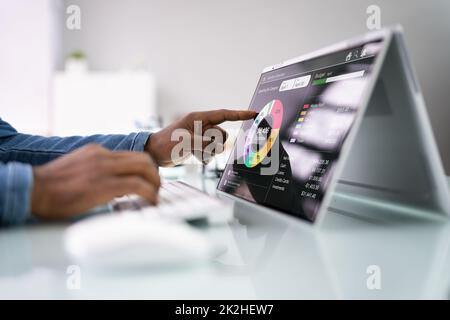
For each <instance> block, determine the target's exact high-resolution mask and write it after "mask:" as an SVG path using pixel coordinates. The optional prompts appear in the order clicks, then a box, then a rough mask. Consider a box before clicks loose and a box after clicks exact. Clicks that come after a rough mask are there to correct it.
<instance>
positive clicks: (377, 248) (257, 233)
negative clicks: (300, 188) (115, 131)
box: [0, 177, 450, 299]
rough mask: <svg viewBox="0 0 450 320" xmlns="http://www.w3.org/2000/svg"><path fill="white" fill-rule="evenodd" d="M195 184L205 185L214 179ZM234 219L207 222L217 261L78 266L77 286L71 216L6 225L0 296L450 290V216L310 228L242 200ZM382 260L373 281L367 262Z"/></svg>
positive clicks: (305, 295)
mask: <svg viewBox="0 0 450 320" xmlns="http://www.w3.org/2000/svg"><path fill="white" fill-rule="evenodd" d="M189 182H190V183H191V184H194V185H196V186H198V187H203V188H204V189H205V190H207V191H208V192H212V191H213V190H214V188H215V181H213V180H206V181H203V182H201V180H200V179H199V178H198V177H197V178H196V179H195V178H191V179H190V180H189ZM235 215H236V217H237V221H236V222H234V223H231V224H230V225H224V226H220V227H213V228H209V229H207V230H205V232H206V233H207V235H208V236H209V237H211V238H212V239H213V240H214V241H220V242H221V243H223V244H225V246H226V248H227V249H226V251H225V252H224V253H223V254H222V255H220V256H219V257H217V258H216V259H215V260H214V261H212V262H211V263H205V264H202V265H199V266H192V267H188V268H174V269H171V270H161V269H153V270H152V269H146V270H139V271H130V272H122V273H110V272H103V273H101V272H94V271H92V270H86V269H85V268H83V267H81V278H80V280H81V282H80V284H81V287H80V289H78V290H70V289H68V287H67V280H68V277H69V276H68V274H67V273H66V271H67V268H68V266H70V265H72V264H73V262H71V261H70V260H69V259H68V258H67V257H66V255H65V252H64V249H63V246H62V235H63V232H64V230H65V228H66V227H67V224H63V223H61V224H41V225H34V226H25V227H19V228H12V229H0V299H10V298H26V299H28V298H33V299H35V298H37V299H55V298H58V299H78V298H87V299H97V298H101V299H108V298H113V299H117V298H119V299H121V298H125V299H127V298H132V299H317V298H318V299H366V298H369V299H372V298H373V299H383V298H385V299H395V298H400V299H409V298H411V299H422V298H425V299H427V298H438V299H448V298H449V297H450V255H449V251H450V248H449V247H450V221H449V222H448V223H437V222H432V221H428V220H417V219H415V220H407V221H398V222H392V223H369V222H366V221H364V220H361V219H354V218H349V217H345V216H340V215H337V214H332V213H331V214H329V215H328V216H327V218H326V221H325V224H324V227H323V228H321V229H320V230H317V231H311V229H310V228H305V227H304V226H302V225H301V224H300V223H298V222H297V221H296V220H294V219H291V218H286V217H285V216H284V215H278V214H272V215H271V214H261V213H257V212H255V211H252V210H249V209H248V208H245V207H242V206H238V207H236V209H235ZM371 265H376V266H378V267H379V268H380V275H381V277H380V279H381V282H380V283H381V288H380V289H372V290H370V289H368V287H367V279H368V277H369V276H370V275H369V274H368V273H367V268H368V267H369V266H371Z"/></svg>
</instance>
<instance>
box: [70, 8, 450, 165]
mask: <svg viewBox="0 0 450 320" xmlns="http://www.w3.org/2000/svg"><path fill="white" fill-rule="evenodd" d="M72 3H75V4H79V5H80V7H81V11H82V29H81V30H79V31H69V30H66V31H65V33H64V51H65V53H68V52H70V51H71V50H74V49H82V50H84V51H85V52H86V53H87V55H88V57H89V62H90V65H91V66H92V67H93V68H94V69H102V70H111V69H117V68H121V67H134V66H142V65H144V66H147V67H148V68H149V69H150V70H151V71H153V72H154V73H155V74H156V76H157V81H158V84H159V88H158V95H159V106H160V111H161V113H162V115H163V116H164V118H165V119H166V120H168V119H170V118H172V117H173V116H175V115H176V114H177V113H184V112H187V111H189V110H192V109H207V108H214V107H237V106H242V107H244V108H245V107H246V106H247V105H248V103H249V101H250V98H251V95H252V92H253V90H254V86H255V85H256V80H257V77H258V73H259V72H260V70H261V69H262V67H264V66H266V65H269V64H272V63H276V62H279V61H282V60H285V59H286V58H289V57H293V56H297V55H299V54H301V53H305V52H308V51H310V50H313V49H317V48H320V47H321V46H324V45H327V44H329V43H331V42H334V41H337V40H342V39H345V38H347V37H349V36H352V35H356V34H359V33H363V32H365V31H367V29H366V18H367V15H366V8H367V6H368V5H370V4H377V5H379V6H380V7H381V18H382V24H383V25H389V24H393V23H396V22H400V23H402V24H403V25H404V27H405V30H406V38H407V43H408V45H409V48H410V50H411V55H412V60H413V62H414V64H415V66H416V69H417V70H418V73H419V77H420V82H421V84H422V87H423V90H424V94H425V98H426V101H427V104H428V109H429V112H430V114H431V120H432V124H433V127H434V131H435V134H436V136H437V140H438V143H439V146H440V150H441V153H442V156H443V158H444V160H445V163H446V167H447V172H449V173H450V143H449V142H448V137H449V136H450V129H449V126H448V121H449V120H450V103H449V99H448V88H449V83H450V59H449V57H450V41H449V39H450V1H448V0H433V1H423V0H414V1H412V0H397V1H390V0H383V1H374V0H339V1H335V0H322V1H313V0H279V1H275V0H267V1H260V0H245V1H244V0H227V1H212V0H189V1H186V0H150V1H149V0H127V1H124V0H81V1H76V0H66V4H72Z"/></svg>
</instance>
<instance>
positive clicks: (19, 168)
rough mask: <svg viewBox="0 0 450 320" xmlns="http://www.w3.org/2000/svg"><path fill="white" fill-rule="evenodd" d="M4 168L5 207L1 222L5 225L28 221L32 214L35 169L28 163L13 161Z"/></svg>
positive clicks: (3, 193)
mask: <svg viewBox="0 0 450 320" xmlns="http://www.w3.org/2000/svg"><path fill="white" fill-rule="evenodd" d="M5 169H6V170H2V174H1V175H2V176H3V175H4V177H2V179H4V180H3V183H2V184H3V186H2V189H3V188H4V189H3V190H2V191H3V192H2V195H0V198H2V197H3V199H1V200H3V201H1V200H0V204H3V208H1V209H0V222H1V224H3V225H17V224H21V223H24V222H26V221H27V220H28V219H29V218H30V215H31V213H30V212H31V199H30V198H31V189H32V185H33V169H32V167H31V166H30V165H28V164H22V163H18V162H11V163H8V164H7V165H6V166H5Z"/></svg>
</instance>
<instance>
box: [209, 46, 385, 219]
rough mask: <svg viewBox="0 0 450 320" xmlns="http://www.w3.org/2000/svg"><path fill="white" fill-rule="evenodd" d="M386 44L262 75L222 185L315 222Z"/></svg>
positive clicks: (221, 187)
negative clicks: (251, 113)
mask: <svg viewBox="0 0 450 320" xmlns="http://www.w3.org/2000/svg"><path fill="white" fill-rule="evenodd" d="M381 45H382V43H381V41H373V42H370V43H365V44H362V45H360V46H357V47H353V48H348V49H345V50H342V51H337V52H334V53H331V54H327V55H324V56H319V57H316V58H313V59H310V60H305V61H302V62H298V63H293V64H290V65H287V66H285V67H282V68H279V69H275V70H271V71H267V72H264V73H262V75H261V77H260V79H259V82H258V85H257V87H256V91H255V94H254V96H253V98H252V101H251V103H250V110H255V111H256V112H257V113H258V114H257V116H256V118H255V119H254V120H252V121H246V122H245V123H244V124H243V126H242V129H241V132H240V133H239V135H238V138H237V141H236V144H235V146H234V149H233V151H232V153H231V156H230V159H229V160H228V163H227V165H226V167H225V170H224V172H223V175H222V177H221V179H220V181H219V185H218V189H219V190H221V191H224V192H226V193H229V194H232V195H234V196H237V197H239V198H242V199H245V200H248V201H251V202H254V203H258V204H261V205H264V206H267V207H271V208H275V209H278V210H281V211H284V212H286V213H288V214H291V215H294V216H296V217H299V218H302V219H305V220H308V221H310V222H314V220H315V219H316V215H317V213H318V211H319V209H320V206H321V203H322V200H323V198H324V195H325V193H326V192H327V188H328V186H329V182H330V178H331V177H332V175H333V172H334V169H335V166H336V162H337V160H338V159H339V155H340V151H341V147H342V145H343V143H344V141H345V139H346V137H347V135H348V133H349V130H350V129H351V127H352V124H353V122H354V120H355V117H356V114H357V112H358V108H360V107H361V98H362V95H363V93H364V90H365V88H366V87H367V84H368V79H369V77H370V74H371V72H372V67H373V64H374V61H375V58H376V56H377V53H378V52H379V50H380V49H381Z"/></svg>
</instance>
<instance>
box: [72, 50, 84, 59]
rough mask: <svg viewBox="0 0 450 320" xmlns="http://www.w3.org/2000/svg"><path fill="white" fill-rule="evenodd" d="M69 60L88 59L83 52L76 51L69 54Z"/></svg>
mask: <svg viewBox="0 0 450 320" xmlns="http://www.w3.org/2000/svg"><path fill="white" fill-rule="evenodd" d="M69 58H72V59H76V60H83V59H85V58H86V55H85V54H84V52H83V51H81V50H75V51H72V52H71V53H70V54H69Z"/></svg>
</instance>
